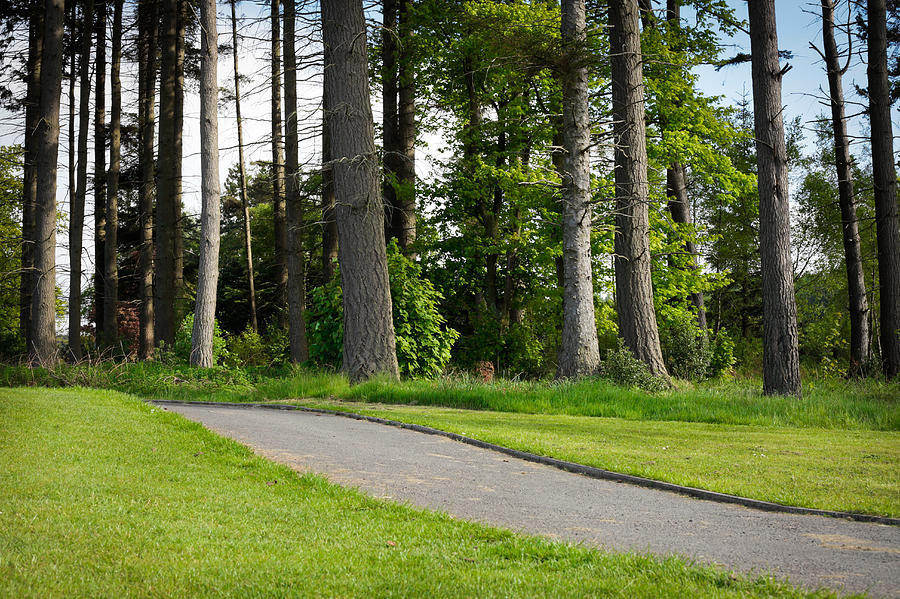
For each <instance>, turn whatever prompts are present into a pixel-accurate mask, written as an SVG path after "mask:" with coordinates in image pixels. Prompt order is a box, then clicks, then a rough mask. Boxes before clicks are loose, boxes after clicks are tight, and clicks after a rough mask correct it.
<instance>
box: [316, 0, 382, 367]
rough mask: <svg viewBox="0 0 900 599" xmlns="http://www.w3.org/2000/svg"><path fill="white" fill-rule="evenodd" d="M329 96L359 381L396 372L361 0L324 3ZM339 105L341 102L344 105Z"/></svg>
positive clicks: (347, 329) (351, 356)
mask: <svg viewBox="0 0 900 599" xmlns="http://www.w3.org/2000/svg"><path fill="white" fill-rule="evenodd" d="M321 9H322V34H323V35H322V37H323V41H324V44H325V50H326V68H325V97H326V98H327V105H328V106H329V107H335V109H334V110H332V111H331V112H330V113H329V114H328V117H327V122H328V130H329V139H330V145H331V157H332V159H333V161H334V162H333V167H332V168H333V171H334V189H335V197H336V199H337V201H336V203H335V210H334V212H335V220H336V221H337V228H338V237H339V239H340V247H339V249H338V255H339V261H340V265H341V286H342V289H343V295H344V370H345V371H346V372H347V375H348V376H349V377H350V380H351V381H353V382H358V381H361V380H364V379H366V378H369V377H371V376H373V375H376V374H386V375H388V376H389V377H392V378H397V376H398V367H397V354H396V347H395V341H394V324H393V321H392V316H391V314H392V309H391V293H390V285H389V282H388V271H387V256H386V250H385V245H384V216H383V215H384V205H383V202H382V199H381V193H380V186H379V185H378V167H377V164H378V161H377V157H376V153H375V139H374V137H375V135H374V131H373V128H372V107H371V104H370V96H369V79H368V76H367V72H368V60H367V57H366V22H365V17H364V15H363V7H362V1H361V0H333V1H329V2H323V3H321ZM336 107H341V109H340V110H337V109H336Z"/></svg>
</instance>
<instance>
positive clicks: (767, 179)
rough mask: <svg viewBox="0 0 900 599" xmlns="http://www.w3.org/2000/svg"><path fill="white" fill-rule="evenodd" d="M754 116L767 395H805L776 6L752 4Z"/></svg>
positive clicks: (769, 1) (762, 1)
mask: <svg viewBox="0 0 900 599" xmlns="http://www.w3.org/2000/svg"><path fill="white" fill-rule="evenodd" d="M749 11H750V51H751V54H752V56H753V63H752V64H753V66H752V76H753V116H754V129H755V132H756V153H757V154H756V160H757V179H758V182H759V245H760V262H761V269H762V296H763V392H764V393H765V394H766V395H774V394H778V395H796V396H799V395H800V393H801V385H800V358H799V352H798V348H797V345H798V340H797V305H796V302H795V299H794V275H793V265H792V263H791V223H790V207H789V205H788V164H787V151H786V149H785V142H784V121H783V119H782V116H781V115H782V110H783V107H782V104H781V77H782V72H781V66H780V65H779V62H778V36H777V35H776V31H775V2H774V0H755V1H754V2H750V3H749Z"/></svg>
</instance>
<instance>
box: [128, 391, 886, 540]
mask: <svg viewBox="0 0 900 599" xmlns="http://www.w3.org/2000/svg"><path fill="white" fill-rule="evenodd" d="M145 401H146V402H147V403H151V404H155V405H159V406H165V405H182V406H214V407H224V408H245V409H246V408H256V409H266V410H287V411H291V410H296V411H301V412H312V413H314V414H327V415H331V416H343V417H344V418H351V419H353V420H363V421H366V422H372V423H375V424H382V425H386V426H393V427H396V428H402V429H407V430H411V431H415V432H419V433H425V434H427V435H437V436H440V437H446V438H448V439H452V440H454V441H459V442H460V443H465V444H467V445H473V446H475V447H480V448H481V449H488V450H490V451H495V452H498V453H502V454H505V455H508V456H512V457H514V458H519V459H521V460H525V461H527V462H532V463H535V464H543V465H545V466H551V467H553V468H557V469H559V470H565V471H567V472H573V473H575V474H581V475H583V476H587V477H589V478H596V479H600V480H611V481H615V482H620V483H627V484H630V485H635V486H639V487H646V488H649V489H656V490H659V491H668V492H670V493H677V494H679V495H687V496H688V497H694V498H696V499H705V500H707V501H715V502H718V503H730V504H734V505H741V506H744V507H746V508H750V509H755V510H761V511H766V512H778V513H783V514H800V515H806V516H827V517H829V518H842V519H845V520H854V521H857V522H870V523H874V524H886V525H889V526H900V518H890V517H887V516H876V515H873V514H859V513H855V512H839V511H835V510H820V509H815V508H807V507H799V506H793V505H784V504H781V503H773V502H771V501H762V500H760V499H750V498H749V497H741V496H739V495H730V494H728V493H717V492H716V491H708V490H706V489H698V488H696V487H685V486H683V485H677V484H675V483H669V482H665V481H661V480H655V479H652V478H644V477H642V476H635V475H633V474H623V473H621V472H613V471H612V470H604V469H603V468H596V467H594V466H585V465H584V464H578V463H576V462H567V461H566V460H560V459H557V458H551V457H547V456H542V455H538V454H535V453H529V452H527V451H520V450H518V449H512V448H509V447H504V446H503V445H497V444H495V443H488V442H487V441H481V440H480V439H473V438H472V437H466V436H465V435H460V434H458V433H451V432H447V431H442V430H440V429H436V428H432V427H430V426H423V425H421V424H410V423H408V422H400V421H397V420H388V419H386V418H378V417H376V416H365V415H363V414H357V413H355V412H344V411H341V410H327V409H324V408H310V407H306V406H297V405H292V404H278V403H269V404H261V403H237V402H216V401H185V400H177V399H148V400H145Z"/></svg>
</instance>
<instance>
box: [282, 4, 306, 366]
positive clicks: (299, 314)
mask: <svg viewBox="0 0 900 599" xmlns="http://www.w3.org/2000/svg"><path fill="white" fill-rule="evenodd" d="M294 19H295V8H294V0H285V1H284V101H285V111H286V114H285V118H286V119H287V123H286V125H287V126H286V128H285V147H284V156H285V191H286V194H285V199H286V208H287V239H288V244H287V261H288V316H289V320H290V342H291V362H293V363H295V364H300V363H302V362H306V360H308V359H309V347H308V346H307V341H306V263H305V261H304V259H303V204H302V200H301V197H300V190H299V189H298V187H299V186H298V183H299V181H298V179H299V177H300V173H299V166H298V152H299V149H298V147H297V143H298V139H297V56H296V53H295V52H294V41H295V39H294V38H295V33H294Z"/></svg>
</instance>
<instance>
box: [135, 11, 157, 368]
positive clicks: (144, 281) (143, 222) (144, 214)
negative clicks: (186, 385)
mask: <svg viewBox="0 0 900 599" xmlns="http://www.w3.org/2000/svg"><path fill="white" fill-rule="evenodd" d="M157 1H158V0H140V4H139V5H138V28H139V31H140V33H139V35H138V52H139V80H140V81H139V89H140V95H141V97H140V99H139V107H138V109H139V111H140V115H139V119H138V126H139V128H140V133H139V134H140V144H141V146H140V169H141V188H140V191H139V200H138V203H139V207H138V212H139V213H140V228H141V246H140V253H139V257H138V285H139V286H140V295H141V310H140V333H139V343H138V357H139V358H140V359H142V360H148V359H150V358H151V357H152V356H153V343H154V328H153V190H154V188H155V186H156V185H155V180H154V178H155V172H154V171H155V164H154V160H153V133H154V128H155V124H156V123H155V119H156V117H155V111H156V39H157V36H156V32H157V30H158V26H159V25H158V22H157V19H158V9H157V6H158V5H157Z"/></svg>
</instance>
